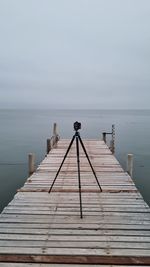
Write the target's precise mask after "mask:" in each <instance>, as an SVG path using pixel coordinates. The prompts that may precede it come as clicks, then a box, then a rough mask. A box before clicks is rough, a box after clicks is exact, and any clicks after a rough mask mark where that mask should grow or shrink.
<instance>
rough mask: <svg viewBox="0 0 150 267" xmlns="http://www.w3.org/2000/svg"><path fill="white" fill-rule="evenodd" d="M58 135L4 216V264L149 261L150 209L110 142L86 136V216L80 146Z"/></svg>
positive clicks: (0, 258)
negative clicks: (66, 155) (77, 149)
mask: <svg viewBox="0 0 150 267" xmlns="http://www.w3.org/2000/svg"><path fill="white" fill-rule="evenodd" d="M69 142H70V141H69V140H59V141H58V143H57V145H56V144H55V145H54V144H53V145H54V148H53V149H50V152H49V153H48V154H47V156H46V157H45V159H44V160H43V161H42V162H41V164H40V165H39V166H38V168H37V170H36V171H35V172H34V173H33V174H32V175H31V176H30V177H29V178H28V179H27V181H26V183H25V184H24V186H23V187H22V188H21V189H19V190H18V192H17V194H16V195H15V196H14V199H13V200H12V201H11V202H10V203H9V205H8V206H7V207H6V208H5V209H4V210H3V212H2V214H1V216H0V267H1V266H3V267H6V266H9V267H27V266H35V267H39V266H41V267H46V266H56V267H58V266H60V265H61V266H62V267H64V266H71V267H73V266H74V267H75V266H78V267H79V266H81V265H82V264H84V265H85V266H93V265H95V264H98V265H99V266H107V267H110V266H125V265H127V266H150V209H149V207H148V205H147V204H146V203H145V202H144V200H143V198H142V196H141V194H140V193H139V192H138V190H137V188H136V187H135V185H134V183H133V181H132V179H131V177H130V176H129V175H128V173H127V172H125V171H124V170H123V169H122V167H121V166H120V164H119V162H118V161H117V159H116V158H115V157H114V155H113V154H112V153H111V151H110V150H109V148H108V147H107V145H106V144H105V143H104V141H99V140H83V142H84V145H85V147H86V149H87V152H88V155H89V157H90V160H91V162H92V164H93V167H94V170H95V171H96V175H97V177H98V180H99V182H100V185H101V187H102V192H100V190H99V188H98V186H97V183H96V181H95V178H94V176H93V173H92V172H91V169H90V166H89V164H88V161H87V159H86V157H85V155H84V153H83V151H82V150H80V165H81V184H82V202H83V218H82V219H81V218H80V207H79V192H78V173H77V160H76V151H75V145H73V147H72V149H71V151H70V153H69V155H68V157H67V159H66V161H65V163H64V165H63V167H62V170H61V172H60V174H59V176H58V178H57V180H56V183H55V185H54V187H53V191H52V192H51V193H50V194H48V190H49V187H50V185H51V183H52V181H53V179H54V177H55V175H56V172H57V170H58V168H59V166H60V163H61V161H62V159H63V156H64V154H65V152H66V149H67V147H68V145H69Z"/></svg>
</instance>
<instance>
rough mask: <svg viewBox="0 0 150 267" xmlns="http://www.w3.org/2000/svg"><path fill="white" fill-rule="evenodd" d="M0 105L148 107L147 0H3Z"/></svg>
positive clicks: (0, 9)
mask: <svg viewBox="0 0 150 267" xmlns="http://www.w3.org/2000/svg"><path fill="white" fill-rule="evenodd" d="M0 108H3V109H4V108H6V109H7V108H17V109H19V108H27V109H29V108H35V109H38V108H42V109H43V108H44V109H53V108H55V109H149V108H150V1H149V0H0Z"/></svg>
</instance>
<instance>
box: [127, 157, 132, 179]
mask: <svg viewBox="0 0 150 267" xmlns="http://www.w3.org/2000/svg"><path fill="white" fill-rule="evenodd" d="M127 173H128V174H129V175H130V176H131V177H132V174H133V154H128V157H127Z"/></svg>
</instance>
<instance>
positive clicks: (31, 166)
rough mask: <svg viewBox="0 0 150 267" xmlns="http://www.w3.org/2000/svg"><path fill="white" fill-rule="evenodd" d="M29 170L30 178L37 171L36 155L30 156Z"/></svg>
mask: <svg viewBox="0 0 150 267" xmlns="http://www.w3.org/2000/svg"><path fill="white" fill-rule="evenodd" d="M28 168H29V176H30V175H31V174H33V173H34V171H35V155H34V154H32V153H30V154H29V155H28Z"/></svg>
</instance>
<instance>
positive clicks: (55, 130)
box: [53, 122, 58, 147]
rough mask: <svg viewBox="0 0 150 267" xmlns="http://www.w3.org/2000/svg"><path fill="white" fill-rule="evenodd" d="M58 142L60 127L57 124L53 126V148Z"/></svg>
mask: <svg viewBox="0 0 150 267" xmlns="http://www.w3.org/2000/svg"><path fill="white" fill-rule="evenodd" d="M57 141H58V126H57V123H56V122H55V123H54V126H53V147H56V144H57Z"/></svg>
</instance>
